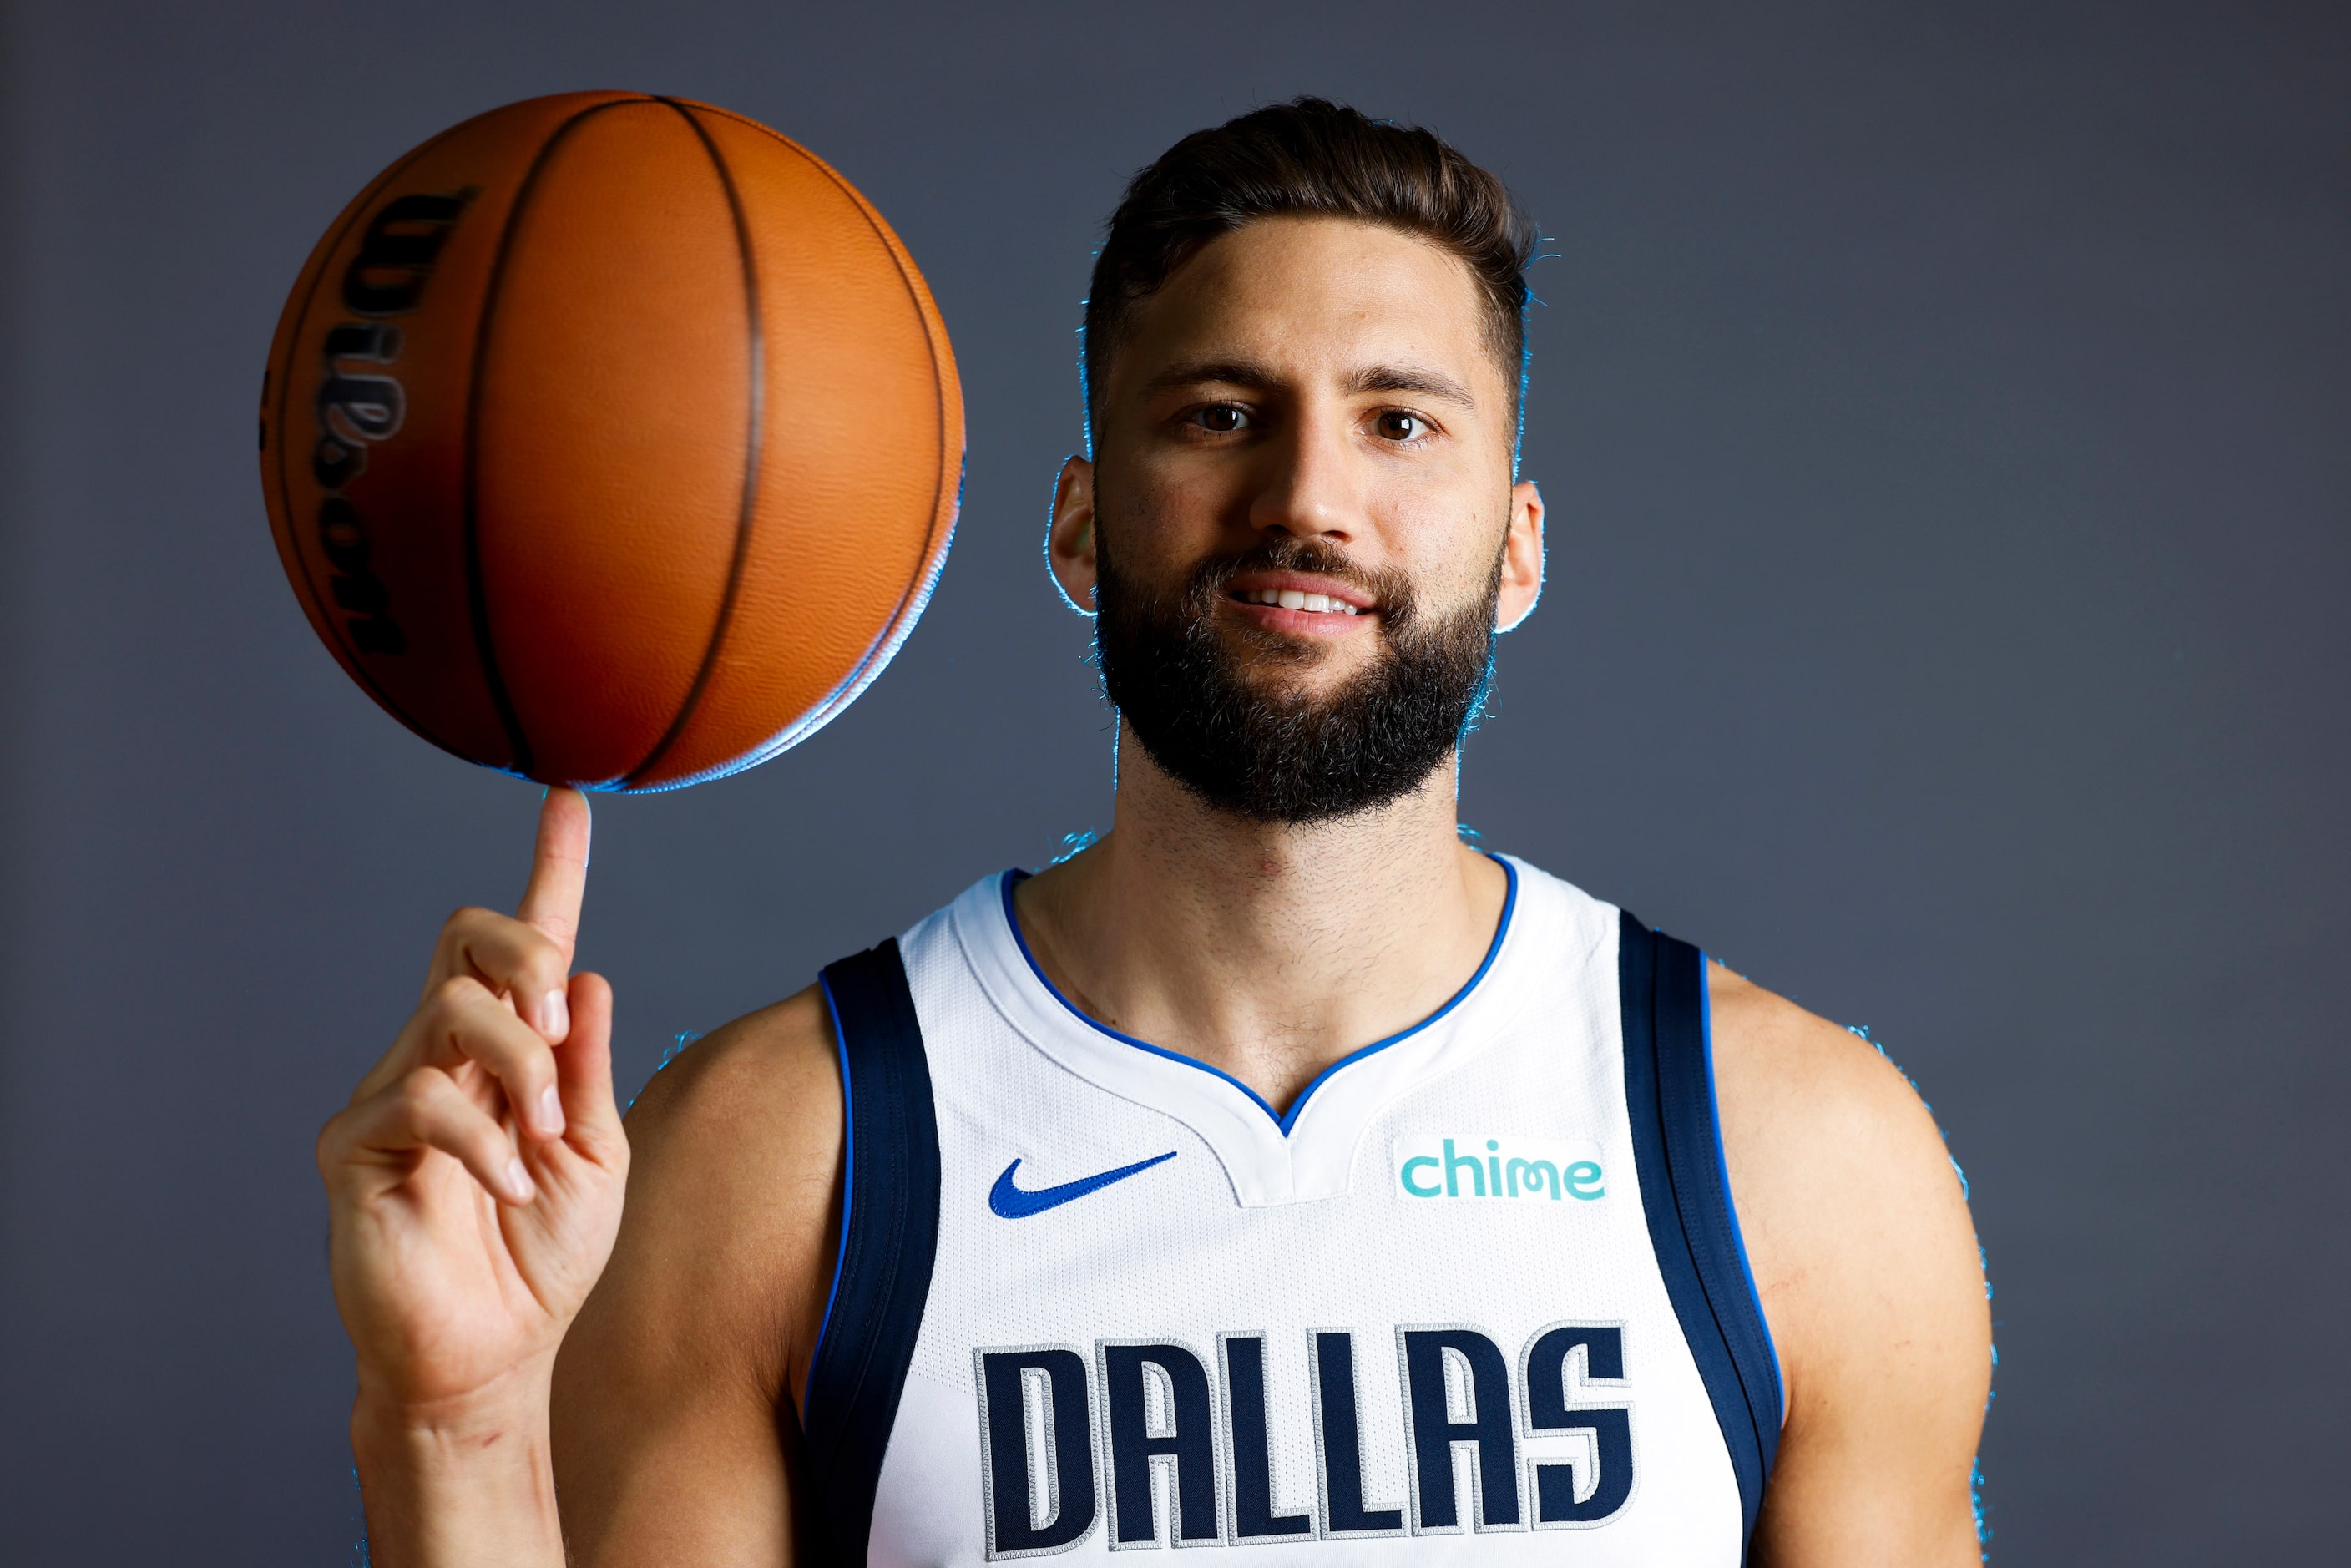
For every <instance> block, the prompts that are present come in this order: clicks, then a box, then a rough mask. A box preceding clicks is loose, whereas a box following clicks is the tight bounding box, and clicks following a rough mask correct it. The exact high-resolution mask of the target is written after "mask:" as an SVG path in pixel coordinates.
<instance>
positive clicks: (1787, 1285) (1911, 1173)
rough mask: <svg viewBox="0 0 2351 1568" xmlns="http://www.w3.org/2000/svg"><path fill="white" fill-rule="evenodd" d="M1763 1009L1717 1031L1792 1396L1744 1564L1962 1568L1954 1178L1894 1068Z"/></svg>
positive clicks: (1968, 1334)
mask: <svg viewBox="0 0 2351 1568" xmlns="http://www.w3.org/2000/svg"><path fill="white" fill-rule="evenodd" d="M1767 999H1768V1003H1769V1004H1770V1005H1769V1006H1765V1005H1763V1004H1762V1003H1761V1002H1757V1003H1754V1004H1752V1005H1750V1008H1749V1009H1748V1012H1747V1021H1748V1023H1749V1025H1750V1029H1749V1030H1746V1031H1745V1032H1746V1033H1748V1035H1749V1037H1750V1038H1749V1039H1747V1040H1743V1041H1738V1042H1733V1041H1731V1040H1726V1039H1724V1037H1723V1031H1722V1030H1720V1029H1719V1030H1718V1043H1719V1044H1721V1045H1727V1046H1730V1047H1731V1050H1730V1051H1729V1052H1728V1053H1722V1052H1719V1054H1718V1071H1719V1073H1723V1074H1725V1077H1724V1081H1723V1083H1722V1088H1723V1091H1724V1098H1725V1105H1724V1122H1725V1125H1724V1134H1725V1152H1726V1154H1728V1155H1729V1157H1730V1163H1731V1166H1732V1170H1731V1180H1732V1186H1733V1190H1734V1196H1735V1197H1736V1199H1737V1201H1738V1204H1739V1207H1740V1218H1741V1223H1742V1228H1746V1229H1748V1231H1749V1239H1750V1257H1751V1258H1752V1260H1753V1261H1754V1263H1755V1265H1756V1272H1757V1281H1758V1285H1759V1287H1760V1288H1761V1291H1762V1295H1763V1301H1764V1306H1765V1312H1766V1314H1767V1316H1768V1317H1769V1318H1770V1319H1771V1329H1772V1334H1773V1338H1774V1340H1775V1341H1776V1342H1777V1343H1778V1345H1779V1347H1780V1351H1781V1354H1782V1362H1783V1364H1784V1365H1785V1369H1786V1375H1787V1380H1788V1385H1789V1402H1788V1416H1787V1422H1786V1425H1785V1426H1784V1427H1783V1428H1782V1434H1781V1441H1780V1450H1779V1458H1778V1462H1777V1464H1776V1465H1775V1467H1774V1469H1773V1472H1772V1477H1771V1486H1770V1489H1769V1490H1768V1492H1767V1494H1766V1496H1765V1499H1764V1504H1763V1512H1762V1517H1761V1520H1760V1521H1758V1524H1757V1530H1756V1540H1755V1548H1756V1557H1757V1560H1758V1561H1759V1562H1761V1563H1768V1564H1771V1565H1772V1568H1848V1565H1850V1568H1862V1565H1864V1564H1867V1565H1870V1568H1883V1565H1886V1564H1896V1565H1900V1568H1959V1565H1961V1564H1971V1563H1976V1562H1977V1561H1978V1557H1979V1548H1978V1546H1977V1542H1976V1535H1975V1515H1974V1506H1973V1499H1972V1494H1971V1491H1970V1481H1971V1478H1972V1476H1973V1473H1974V1464H1975V1451H1976V1443H1977V1439H1978V1437H1980V1433H1981V1430H1982V1425H1983V1414H1984V1401H1985V1397H1986V1393H1987V1390H1988V1387H1989V1385H1990V1380H1991V1322H1990V1309H1989V1307H1988V1305H1987V1302H1986V1300H1985V1293H1984V1283H1983V1274H1982V1270H1981V1265H1980V1256H1979V1254H1978V1252H1977V1249H1976V1242H1975V1231H1974V1226H1973V1224H1972V1222H1971V1221H1970V1218H1969V1216H1968V1209H1967V1203H1966V1199H1965V1197H1964V1196H1963V1195H1962V1194H1961V1192H1960V1190H1959V1179H1958V1176H1957V1175H1956V1173H1955V1172H1954V1171H1953V1170H1952V1168H1951V1165H1950V1161H1949V1157H1948V1155H1946V1153H1945V1151H1944V1146H1943V1143H1942V1138H1941V1135H1940V1134H1939V1133H1938V1132H1937V1131H1936V1129H1935V1125H1934V1123H1933V1121H1932V1119H1931V1118H1930V1117H1929V1116H1928V1113H1927V1111H1926V1108H1925V1107H1924V1106H1923V1105H1922V1104H1920V1103H1919V1102H1918V1099H1917V1094H1916V1093H1915V1092H1913V1091H1912V1090H1911V1089H1910V1087H1909V1085H1908V1084H1907V1082H1905V1081H1904V1080H1903V1078H1902V1077H1901V1075H1900V1074H1899V1073H1898V1072H1896V1071H1894V1070H1893V1068H1892V1067H1891V1066H1890V1065H1889V1064H1887V1063H1886V1061H1884V1060H1883V1059H1882V1058H1880V1057H1879V1056H1878V1055H1877V1054H1876V1052H1875V1051H1872V1050H1870V1049H1869V1048H1868V1047H1866V1046H1864V1045H1862V1044H1861V1043H1860V1042H1859V1041H1857V1040H1853V1038H1852V1037H1851V1036H1849V1035H1846V1034H1845V1033H1844V1031H1843V1030H1837V1029H1836V1028H1835V1026H1834V1025H1831V1024H1826V1023H1824V1022H1823V1021H1822V1020H1820V1019H1814V1018H1813V1017H1812V1016H1811V1015H1809V1014H1804V1013H1802V1012H1801V1011H1800V1010H1799V1009H1794V1008H1792V1007H1791V1006H1790V1005H1789V1004H1787V1003H1784V1002H1781V1001H1780V1000H1779V998H1768V994H1767ZM1778 1009H1785V1012H1784V1013H1782V1012H1780V1011H1779V1010H1778ZM1720 1016H1721V1010H1720V1009H1719V1017H1720ZM1723 1021H1728V1019H1724V1020H1723ZM1739 1058H1743V1059H1744V1060H1743V1061H1741V1060H1738V1059H1739ZM1734 1101H1736V1102H1738V1103H1737V1104H1734ZM1750 1215H1751V1216H1752V1218H1753V1219H1754V1221H1755V1223H1754V1224H1752V1225H1751V1226H1750V1225H1749V1224H1748V1220H1749V1218H1750Z"/></svg>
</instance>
